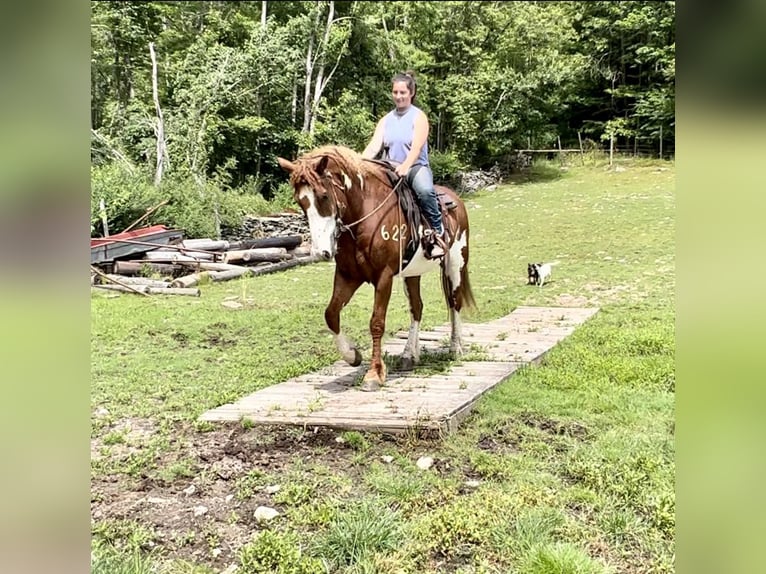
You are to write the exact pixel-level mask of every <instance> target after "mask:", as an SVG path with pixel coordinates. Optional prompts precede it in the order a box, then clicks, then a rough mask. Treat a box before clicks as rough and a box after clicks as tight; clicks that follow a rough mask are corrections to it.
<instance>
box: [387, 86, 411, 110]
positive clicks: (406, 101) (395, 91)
mask: <svg viewBox="0 0 766 574" xmlns="http://www.w3.org/2000/svg"><path fill="white" fill-rule="evenodd" d="M391 97H393V98H394V104H395V105H396V109H397V110H402V109H404V108H407V107H409V105H410V104H411V103H412V92H411V91H410V89H409V88H408V87H407V82H394V86H393V88H392V89H391Z"/></svg>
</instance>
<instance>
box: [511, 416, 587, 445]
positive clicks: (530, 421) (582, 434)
mask: <svg viewBox="0 0 766 574" xmlns="http://www.w3.org/2000/svg"><path fill="white" fill-rule="evenodd" d="M519 420H520V421H521V422H522V423H524V424H525V425H526V426H529V427H534V428H536V429H539V430H541V431H543V432H546V433H548V434H552V435H558V436H569V437H572V438H576V439H580V440H584V439H587V438H588V436H589V434H590V433H589V431H588V429H587V427H585V425H583V424H581V423H578V422H577V421H566V422H562V421H557V420H554V419H549V418H547V417H544V416H541V415H538V414H534V413H522V414H521V415H520V416H519Z"/></svg>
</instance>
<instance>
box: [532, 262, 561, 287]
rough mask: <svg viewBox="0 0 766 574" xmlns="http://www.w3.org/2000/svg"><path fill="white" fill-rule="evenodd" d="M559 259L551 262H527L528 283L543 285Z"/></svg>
mask: <svg viewBox="0 0 766 574" xmlns="http://www.w3.org/2000/svg"><path fill="white" fill-rule="evenodd" d="M558 263H559V262H558V261H551V262H550V263H528V264H527V283H528V284H529V285H539V286H540V287H542V286H543V285H544V284H545V280H546V279H548V278H549V277H550V276H551V273H552V272H553V266H554V265H558Z"/></svg>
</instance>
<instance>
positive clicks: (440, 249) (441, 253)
mask: <svg viewBox="0 0 766 574" xmlns="http://www.w3.org/2000/svg"><path fill="white" fill-rule="evenodd" d="M434 251H435V252H436V253H434ZM444 254H445V251H444V248H443V247H442V246H441V245H439V244H438V243H434V246H433V247H432V248H431V252H430V253H429V254H428V258H429V259H440V258H442V257H444Z"/></svg>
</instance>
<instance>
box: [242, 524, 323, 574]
mask: <svg viewBox="0 0 766 574" xmlns="http://www.w3.org/2000/svg"><path fill="white" fill-rule="evenodd" d="M239 561H240V566H241V568H240V569H239V570H238V572H241V573H242V574H321V573H323V572H324V569H323V568H322V565H321V563H320V562H319V560H316V559H313V558H310V557H308V556H306V555H304V554H303V553H302V552H301V548H300V545H299V544H298V538H297V536H296V535H295V534H294V533H292V532H274V531H271V530H263V531H261V532H259V533H258V534H256V535H255V538H254V539H253V541H252V542H250V543H249V544H246V545H245V546H243V547H242V548H241V549H240V551H239Z"/></svg>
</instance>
